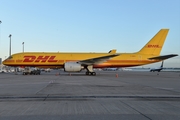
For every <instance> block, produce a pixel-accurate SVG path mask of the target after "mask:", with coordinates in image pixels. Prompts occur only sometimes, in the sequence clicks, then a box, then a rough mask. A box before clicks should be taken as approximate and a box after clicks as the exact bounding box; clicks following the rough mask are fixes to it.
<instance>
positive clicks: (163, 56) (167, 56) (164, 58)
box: [149, 54, 178, 60]
mask: <svg viewBox="0 0 180 120" xmlns="http://www.w3.org/2000/svg"><path fill="white" fill-rule="evenodd" d="M175 56H178V55H177V54H170V55H162V56H157V57H152V58H149V59H150V60H166V59H168V58H171V57H175Z"/></svg>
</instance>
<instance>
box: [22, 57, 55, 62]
mask: <svg viewBox="0 0 180 120" xmlns="http://www.w3.org/2000/svg"><path fill="white" fill-rule="evenodd" d="M55 57H56V56H38V57H36V56H24V60H23V62H57V61H58V60H54V58H55Z"/></svg>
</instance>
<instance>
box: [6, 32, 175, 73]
mask: <svg viewBox="0 0 180 120" xmlns="http://www.w3.org/2000/svg"><path fill="white" fill-rule="evenodd" d="M168 31H169V29H161V30H160V31H159V32H158V33H157V34H156V35H155V36H154V37H153V38H152V39H151V40H150V41H149V42H148V43H147V44H146V45H145V46H144V47H143V48H142V49H141V50H139V51H138V52H134V53H116V50H111V51H109V52H108V53H61V52H23V53H17V54H13V55H11V56H9V57H8V58H7V59H6V60H4V61H3V64H4V65H7V66H14V67H17V66H21V67H28V66H29V67H46V68H64V71H66V72H79V71H81V70H82V69H86V70H87V72H86V75H96V73H95V72H94V71H93V68H115V67H116V68H118V67H133V66H141V65H145V64H151V63H155V62H159V61H162V60H166V59H168V58H171V57H174V56H177V54H170V55H163V56H160V52H161V49H162V47H163V44H164V41H165V39H166V36H167V33H168Z"/></svg>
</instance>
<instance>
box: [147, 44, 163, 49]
mask: <svg viewBox="0 0 180 120" xmlns="http://www.w3.org/2000/svg"><path fill="white" fill-rule="evenodd" d="M147 47H148V48H161V47H160V46H159V45H147Z"/></svg>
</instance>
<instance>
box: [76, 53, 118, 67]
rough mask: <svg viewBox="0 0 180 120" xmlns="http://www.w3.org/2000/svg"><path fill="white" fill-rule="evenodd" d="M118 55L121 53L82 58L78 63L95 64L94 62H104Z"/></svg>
mask: <svg viewBox="0 0 180 120" xmlns="http://www.w3.org/2000/svg"><path fill="white" fill-rule="evenodd" d="M118 55H119V54H110V55H106V56H101V57H96V58H90V59H86V60H81V61H78V62H77V63H80V64H81V65H94V64H99V63H103V62H105V61H107V60H109V59H111V58H113V57H116V56H118Z"/></svg>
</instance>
